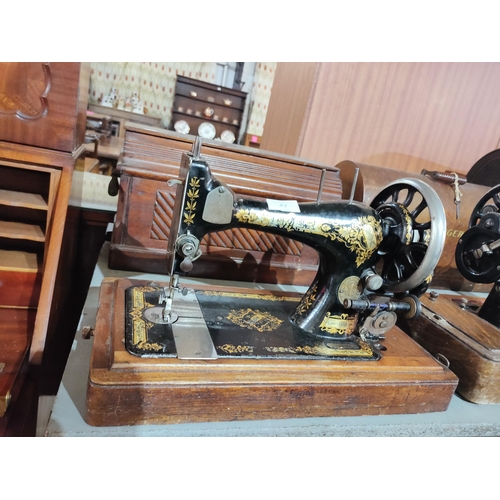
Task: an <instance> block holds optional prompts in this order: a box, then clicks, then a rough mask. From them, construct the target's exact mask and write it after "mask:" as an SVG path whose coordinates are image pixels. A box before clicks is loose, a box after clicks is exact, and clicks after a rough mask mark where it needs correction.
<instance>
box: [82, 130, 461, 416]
mask: <svg viewBox="0 0 500 500" xmlns="http://www.w3.org/2000/svg"><path fill="white" fill-rule="evenodd" d="M200 151H201V139H200V138H197V139H196V141H195V142H194V144H193V149H192V151H191V153H188V154H184V155H183V158H182V164H181V167H180V171H179V177H178V179H170V180H169V183H170V184H173V185H176V190H177V191H176V196H175V206H174V209H173V215H172V223H171V227H170V236H169V242H168V250H167V264H168V269H169V280H168V283H167V282H165V283H157V282H134V281H132V280H105V281H104V282H103V287H102V290H101V300H100V303H101V304H100V310H99V315H98V318H97V324H96V328H95V339H94V354H93V359H92V362H91V370H90V377H89V386H88V392H87V414H86V419H87V422H89V423H90V424H92V425H124V424H131V423H151V422H195V421H207V420H234V419H263V418H290V417H306V416H329V415H361V414H381V413H419V412H426V411H443V410H445V409H446V408H447V406H448V404H449V401H450V398H451V396H452V394H453V392H454V389H455V387H456V383H457V380H456V377H455V376H454V375H453V374H452V373H451V371H450V370H448V369H447V368H446V367H444V366H442V365H441V364H440V363H438V362H437V361H436V360H435V359H434V358H432V357H431V356H430V355H429V354H428V353H426V352H425V351H424V350H423V349H422V348H421V347H420V346H418V345H417V344H416V343H415V342H413V341H412V340H411V339H410V338H409V337H408V336H407V335H405V334H404V333H403V332H402V331H400V330H399V329H398V328H397V327H396V326H395V325H396V320H397V315H398V314H399V315H403V316H404V317H406V318H407V319H410V320H411V319H414V318H417V317H418V315H419V313H420V301H419V299H418V296H420V295H421V294H422V293H424V291H425V290H426V289H427V287H428V285H429V283H430V280H431V277H432V272H433V269H434V266H435V265H436V263H437V262H438V260H439V258H440V255H441V252H442V249H443V245H444V238H445V234H446V227H445V226H446V219H445V214H444V209H443V206H442V204H441V202H440V200H439V197H438V196H437V195H436V193H435V192H434V191H433V189H432V188H430V186H429V185H427V184H426V183H425V182H423V181H421V180H418V179H402V180H398V181H396V182H392V183H390V184H389V185H388V186H387V187H386V188H384V189H383V190H382V191H381V192H380V193H379V195H378V196H376V197H375V198H374V199H373V201H372V203H371V206H367V205H363V204H362V203H359V202H355V201H353V200H352V195H351V198H350V199H349V200H340V201H336V202H331V203H322V202H321V199H320V198H321V187H320V190H319V193H318V200H317V202H311V203H297V202H296V201H294V200H288V201H285V200H270V199H267V200H262V199H257V198H254V197H242V196H239V195H236V194H235V193H234V192H233V191H232V190H231V189H230V188H229V187H228V186H227V185H226V184H224V183H223V182H220V181H219V180H218V179H217V178H216V177H215V176H213V174H212V173H211V170H210V166H209V165H208V164H207V162H206V161H205V160H204V159H203V157H202V156H201V154H200ZM354 185H355V182H354ZM354 188H355V186H354ZM354 188H353V191H352V192H353V193H354ZM232 227H238V228H240V229H243V230H244V229H258V230H260V231H263V232H270V233H273V234H278V235H282V236H284V237H287V238H290V239H291V240H295V241H299V242H302V243H304V244H306V245H309V246H311V247H313V248H314V249H315V250H316V251H317V252H318V254H319V266H318V271H317V274H316V277H315V278H314V280H313V281H312V283H311V285H310V286H309V288H308V289H307V291H306V292H305V293H303V294H301V293H297V292H281V291H279V292H277V291H270V290H263V289H259V288H238V287H227V286H219V285H217V284H213V283H208V284H207V283H198V284H196V286H189V285H188V286H185V285H183V284H182V282H183V280H184V279H185V277H186V276H188V275H189V272H190V271H191V270H192V269H193V267H194V266H196V261H197V259H199V258H200V256H201V250H200V243H201V240H202V238H203V237H204V236H205V235H206V234H208V233H210V232H214V231H221V230H225V229H228V228H232Z"/></svg>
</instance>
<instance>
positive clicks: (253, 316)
mask: <svg viewBox="0 0 500 500" xmlns="http://www.w3.org/2000/svg"><path fill="white" fill-rule="evenodd" d="M227 319H228V320H229V321H231V322H233V323H234V324H235V325H238V326H241V327H242V328H247V329H248V330H257V331H258V332H272V331H273V330H276V328H278V327H279V326H280V325H281V323H283V320H282V319H279V318H276V317H275V316H273V315H272V314H269V313H268V312H266V311H259V310H253V309H250V308H247V309H239V310H238V311H235V310H232V311H230V312H229V314H228V315H227Z"/></svg>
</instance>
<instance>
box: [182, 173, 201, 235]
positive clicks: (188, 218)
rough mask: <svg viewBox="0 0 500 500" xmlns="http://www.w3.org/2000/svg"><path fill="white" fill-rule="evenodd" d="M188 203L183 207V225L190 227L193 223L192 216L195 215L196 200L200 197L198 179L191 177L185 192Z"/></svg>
mask: <svg viewBox="0 0 500 500" xmlns="http://www.w3.org/2000/svg"><path fill="white" fill-rule="evenodd" d="M187 197H188V201H187V202H186V206H185V207H184V223H185V224H187V225H188V226H190V225H191V224H193V223H194V216H195V215H196V205H197V204H198V202H197V201H196V199H197V198H199V197H200V179H198V177H192V178H191V180H190V181H189V189H188V192H187Z"/></svg>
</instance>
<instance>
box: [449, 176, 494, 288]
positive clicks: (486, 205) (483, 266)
mask: <svg viewBox="0 0 500 500" xmlns="http://www.w3.org/2000/svg"><path fill="white" fill-rule="evenodd" d="M455 261H456V263H457V268H458V270H459V271H460V273H461V274H462V276H463V277H464V278H466V279H468V280H469V281H472V282H473V283H493V282H495V281H498V280H499V279H500V184H499V185H498V186H495V187H493V188H492V189H490V190H489V191H488V192H487V193H486V194H485V195H484V196H483V197H482V198H481V199H480V200H479V201H478V203H477V205H476V206H475V207H474V209H473V210H472V214H471V216H470V219H469V229H468V230H467V231H466V232H465V233H464V234H463V235H462V237H461V238H460V240H459V241H458V244H457V248H456V250H455Z"/></svg>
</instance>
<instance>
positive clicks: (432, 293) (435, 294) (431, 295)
mask: <svg viewBox="0 0 500 500" xmlns="http://www.w3.org/2000/svg"><path fill="white" fill-rule="evenodd" d="M429 295H430V297H431V300H436V299H437V298H438V297H439V293H437V292H431V293H430V294H429Z"/></svg>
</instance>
